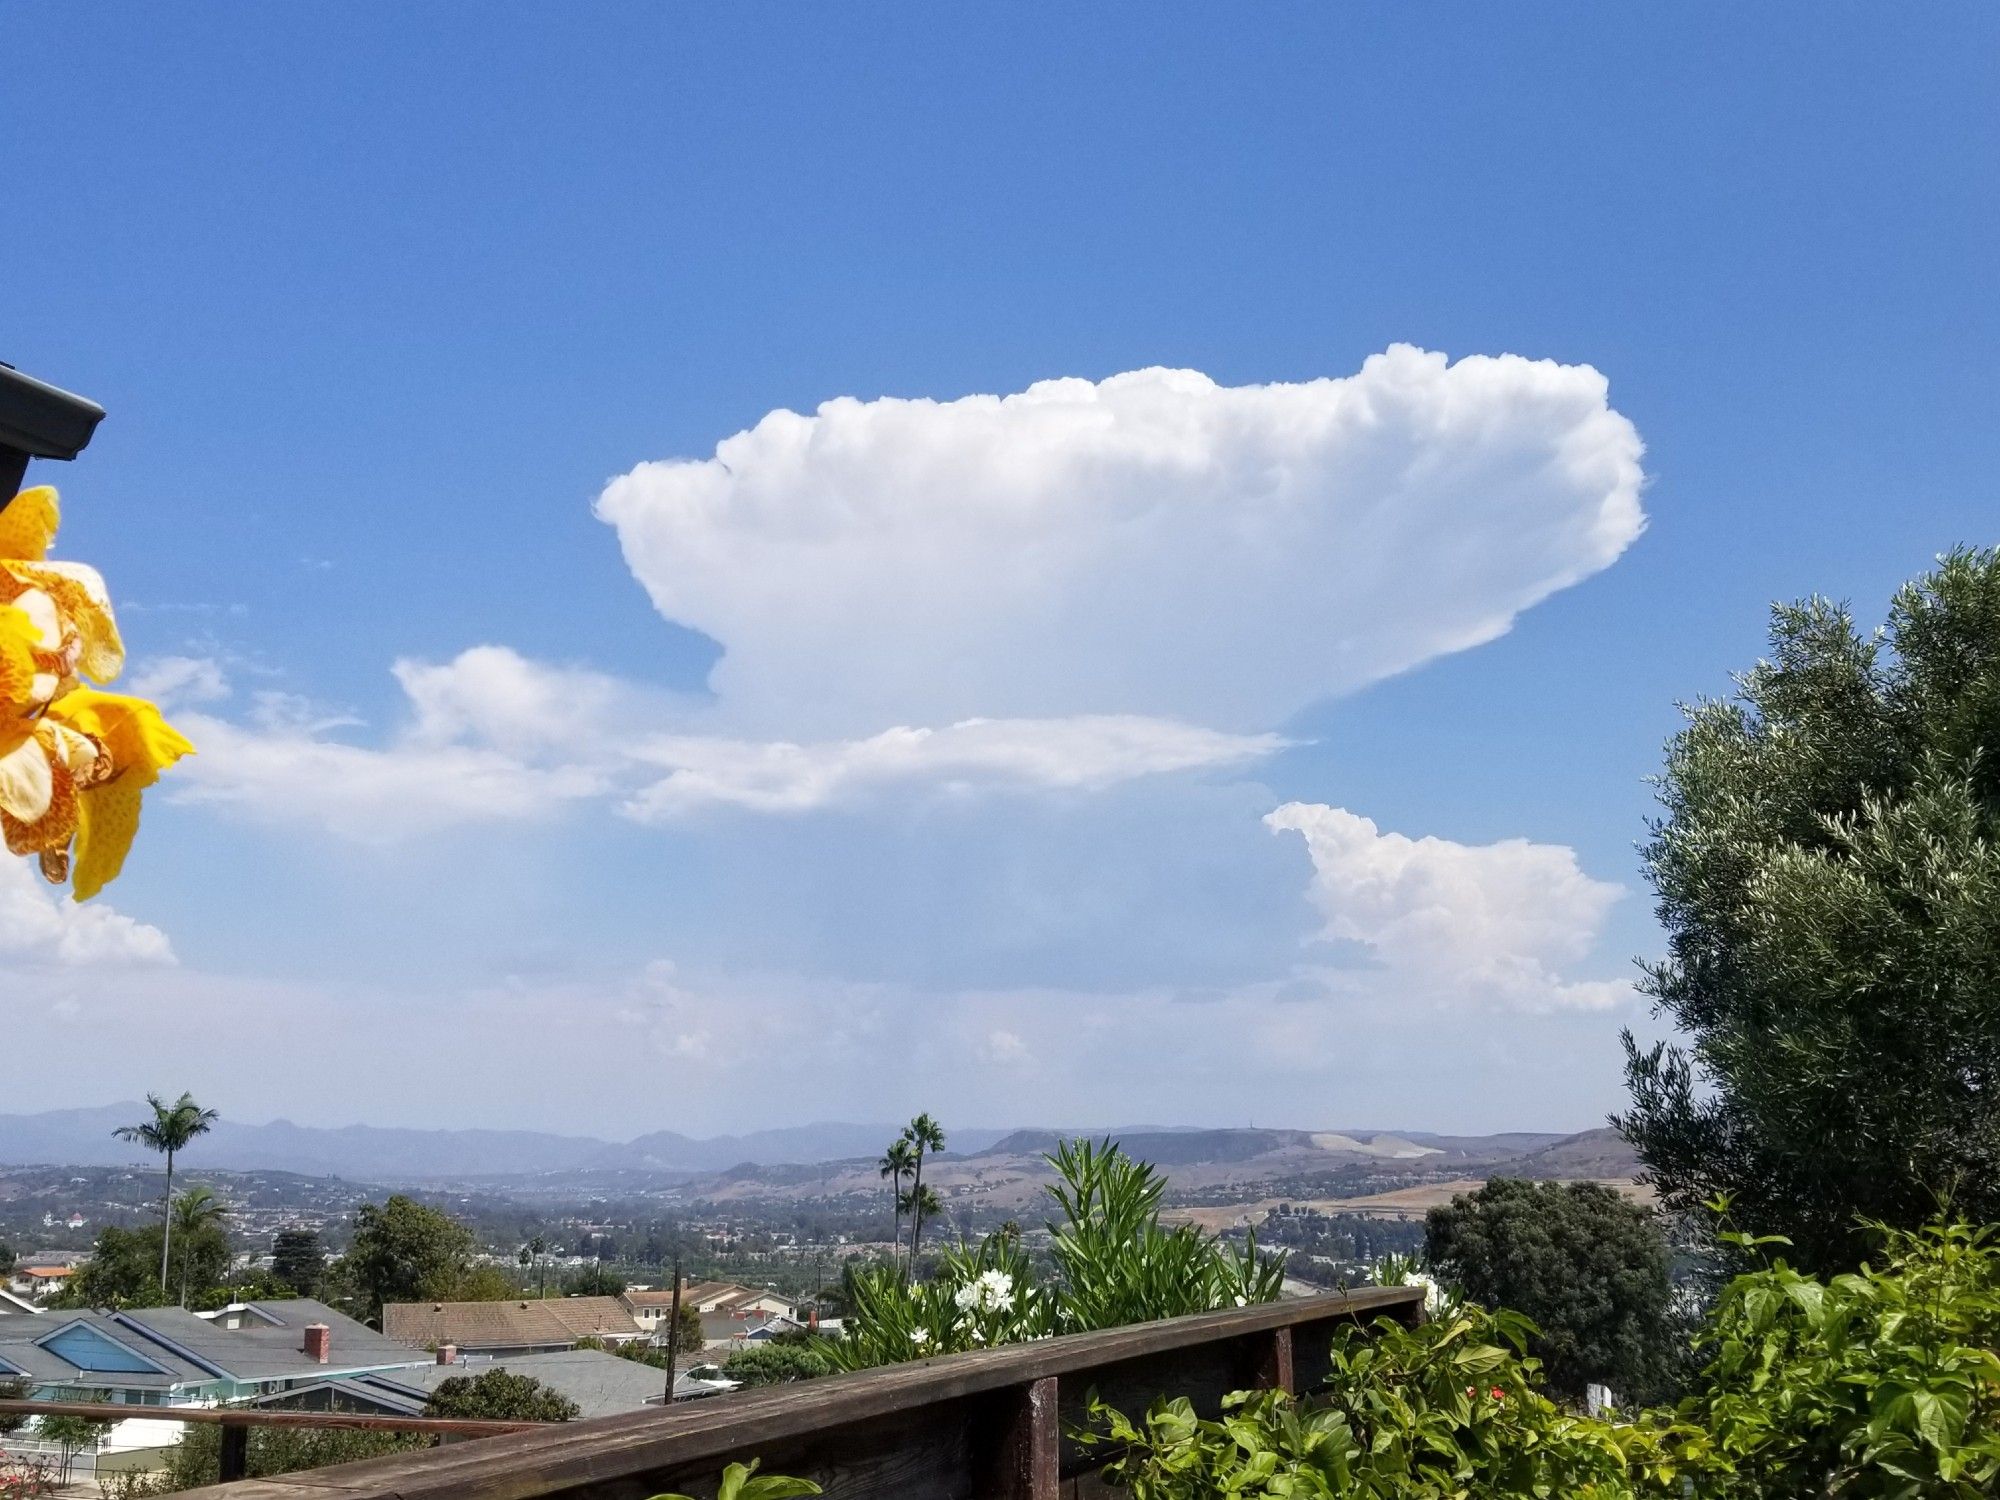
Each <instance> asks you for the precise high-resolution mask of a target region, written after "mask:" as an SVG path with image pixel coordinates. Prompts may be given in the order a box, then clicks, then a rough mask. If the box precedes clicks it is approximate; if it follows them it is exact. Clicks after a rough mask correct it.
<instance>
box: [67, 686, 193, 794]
mask: <svg viewBox="0 0 2000 1500" xmlns="http://www.w3.org/2000/svg"><path fill="white" fill-rule="evenodd" d="M48 717H49V718H50V719H51V720H53V721H54V722H55V723H57V724H63V725H67V726H69V727H70V728H72V729H74V730H76V731H77V732H78V733H80V734H87V735H89V736H90V737H91V738H92V739H94V740H96V741H97V742H98V743H99V744H101V745H103V746H104V748H105V749H106V750H108V751H110V753H111V775H112V777H113V779H114V780H115V781H128V780H129V781H131V782H132V783H133V784H134V785H135V786H138V787H146V786H151V785H152V784H153V783H154V782H155V781H157V780H159V777H160V772H162V771H164V770H165V769H166V768H167V767H168V766H170V765H172V764H173V763H174V762H175V761H177V760H179V759H180V758H181V757H182V756H183V755H191V754H193V753H194V746H193V745H191V744H189V743H188V742H187V740H186V739H185V738H184V737H183V736H182V735H181V733H180V732H179V731H178V730H176V729H175V728H174V727H173V726H172V725H171V724H169V723H168V722H167V721H166V720H165V719H163V718H161V717H160V710H159V708H158V707H157V706H156V705H154V704H152V703H149V702H147V701H146V700H145V699H144V698H130V697H127V696H126V695H125V694H123V693H100V692H98V691H97V690H96V689H95V688H78V689H76V691H74V692H71V693H65V694H64V695H63V696H62V697H60V698H58V699H57V700H56V701H55V702H54V703H52V704H50V705H49V712H48Z"/></svg>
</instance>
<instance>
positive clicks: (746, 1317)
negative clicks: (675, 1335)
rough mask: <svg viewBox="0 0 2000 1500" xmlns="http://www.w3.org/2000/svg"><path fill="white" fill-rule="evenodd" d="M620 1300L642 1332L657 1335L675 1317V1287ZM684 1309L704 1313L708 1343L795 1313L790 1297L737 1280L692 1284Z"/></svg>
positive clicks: (630, 1294) (726, 1339)
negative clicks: (760, 1323)
mask: <svg viewBox="0 0 2000 1500" xmlns="http://www.w3.org/2000/svg"><path fill="white" fill-rule="evenodd" d="M618 1300H619V1301H620V1302H622V1303H623V1304H624V1305H625V1308H626V1310H627V1311H628V1312H630V1313H631V1315H632V1319H633V1321H634V1322H636V1323H637V1324H638V1325H639V1326H640V1327H641V1328H642V1329H644V1330H645V1331H646V1332H647V1333H649V1334H657V1333H658V1332H659V1331H660V1329H661V1328H662V1326H663V1325H664V1324H665V1323H666V1321H667V1319H668V1318H669V1317H671V1316H672V1311H673V1302H674V1291H673V1288H672V1287H667V1288H665V1289H657V1288H652V1289H640V1290H634V1291H627V1292H626V1293H625V1295H624V1296H622V1297H620V1298H619V1299H618ZM681 1306H682V1307H692V1308H693V1309H694V1310H695V1311H696V1312H697V1313H698V1314H700V1316H701V1336H702V1341H703V1342H704V1343H707V1344H717V1343H728V1342H731V1341H732V1340H734V1339H735V1338H736V1336H737V1335H738V1334H739V1333H741V1332H743V1331H744V1330H745V1329H746V1328H747V1327H749V1326H750V1325H752V1324H754V1323H758V1322H761V1321H762V1320H763V1319H765V1318H768V1317H773V1316H779V1315H784V1316H789V1315H790V1313H791V1311H792V1303H791V1299H790V1298H788V1297H781V1296H779V1295H778V1294H777V1293H776V1292H760V1291H757V1290H756V1289H754V1288H752V1287H747V1286H738V1285H737V1284H736V1283H735V1282H733V1281H691V1282H689V1283H688V1284H687V1285H685V1286H683V1287H682V1288H681Z"/></svg>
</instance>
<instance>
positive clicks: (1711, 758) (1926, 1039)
mask: <svg viewBox="0 0 2000 1500" xmlns="http://www.w3.org/2000/svg"><path fill="white" fill-rule="evenodd" d="M1771 641H1772V651H1771V656H1770V659H1769V660H1767V661H1763V662H1760V663H1759V664H1758V665H1757V666H1756V667H1754V668H1752V669H1751V670H1750V671H1749V672H1747V673H1745V674H1744V675H1743V676H1742V677H1741V678H1739V679H1738V682H1737V692H1736V695H1735V697H1734V699H1733V700H1729V701H1704V702H1700V703H1697V704H1695V705H1694V706H1692V707H1691V708H1689V709H1687V710H1686V715H1687V723H1686V727H1685V728H1683V729H1682V730H1681V732H1680V733H1679V734H1678V735H1677V736H1676V737H1675V739H1674V740H1673V742H1672V743H1671V745H1670V746H1669V747H1668V751H1667V760H1666V768H1665V772H1664V774H1663V775H1662V777H1661V780H1660V788H1659V795H1660V799H1661V802H1662V804H1663V806H1664V809H1665V816H1664V817H1663V818H1662V819H1661V820H1660V821H1659V822H1658V823H1657V824H1656V825H1655V827H1654V830H1653V837H1652V839H1651V841H1650V843H1649V844H1648V845H1647V846H1646V850H1645V856H1646V864H1647V869H1648V873H1649V875H1650V878H1651V881H1652V884H1653V888H1654V890H1655V891H1656V892H1657V893H1658V897H1659V915H1660V918H1661V921H1662V922H1663V924H1664V925H1665V927H1666V930H1667V933H1668V940H1669V948H1668V956H1667V958H1666V960H1665V961H1664V962H1663V963H1661V964H1660V965H1658V966H1657V967H1655V968H1653V969H1652V970H1650V971H1649V973H1648V975H1647V979H1646V987H1647V989H1648V990H1649V992H1650V993H1651V994H1652V996H1653V997H1654V1000H1655V1002H1656V1006H1657V1008H1658V1009H1659V1010H1660V1011H1662V1012H1663V1013H1665V1014H1666V1015H1667V1016H1669V1017H1671V1018H1672V1020H1673V1021H1674V1022H1675V1023H1676V1025H1677V1026H1678V1027H1679V1028H1680V1030H1681V1031H1682V1032H1683V1033H1684V1035H1685V1042H1684V1043H1683V1044H1661V1045H1659V1046H1656V1047H1653V1048H1650V1049H1644V1050H1642V1049H1640V1048H1639V1047H1638V1046H1637V1045H1636V1044H1635V1043H1634V1042H1633V1041H1632V1039H1631V1037H1630V1036H1629V1034H1628V1036H1627V1038H1626V1047H1627V1053H1628V1060H1627V1069H1626V1071H1627V1081H1628V1083H1629V1085H1630V1088H1631V1093H1632V1106H1631V1108H1630V1110H1628V1111H1627V1112H1626V1113H1625V1114H1624V1115H1623V1116H1621V1117H1619V1118H1618V1119H1617V1120H1616V1122H1615V1123H1616V1124H1617V1125H1618V1126H1619V1128H1620V1129H1621V1130H1622V1131H1623V1132H1624V1133H1625V1135H1626V1136H1627V1138H1628V1139H1630V1140H1631V1141H1632V1143H1633V1144H1634V1146H1635V1147H1636V1148H1637V1149H1638V1151H1639V1154H1640V1156H1641V1157H1642V1158H1643V1159H1644V1161H1645V1163H1646V1167H1647V1170H1648V1172H1649V1174H1650V1176H1651V1178H1652V1180H1653V1181H1654V1182H1655V1183H1656V1184H1657V1185H1658V1187H1659V1189H1660V1192H1661V1195H1662V1197H1663V1199H1664V1201H1665V1203H1666V1204H1667V1205H1668V1206H1669V1207H1670V1208H1672V1209H1675V1210H1682V1211H1686V1210H1692V1209H1693V1208H1694V1207H1696V1206H1697V1205H1698V1204H1699V1203H1701V1202H1703V1201H1705V1200H1707V1199H1709V1198H1712V1197H1714V1196H1716V1195H1717V1194H1727V1195H1728V1196H1729V1197H1730V1198H1731V1200H1732V1202H1733V1205H1734V1209H1733V1211H1734V1213H1735V1214H1736V1215H1737V1217H1738V1219H1739V1220H1740V1222H1742V1223H1743V1224H1744V1226H1745V1227H1746V1228H1747V1229H1749V1230H1751V1231H1754V1232H1757V1233H1779V1232H1781V1233H1784V1234H1786V1235H1788V1236H1790V1238H1791V1239H1792V1241H1793V1242H1794V1244H1795V1247H1796V1250H1795V1253H1796V1254H1797V1256H1798V1257H1799V1259H1800V1261H1801V1263H1802V1264H1804V1265H1806V1266H1808V1267H1812V1268H1818V1269H1826V1270H1842V1269H1848V1268H1851V1267H1852V1266H1854V1265H1855V1264H1856V1263H1857V1262H1858V1260H1859V1258H1860V1256H1861V1254H1862V1252H1863V1250H1864V1248H1865V1246H1866V1243H1867V1239H1866V1236H1865V1234H1864V1233H1863V1232H1862V1231H1861V1229H1860V1228H1859V1224H1860V1222H1861V1221H1862V1220H1863V1219H1868V1220H1879V1221H1883V1222H1886V1223H1889V1224H1893V1225H1898V1226H1901V1227H1905V1228H1908V1227H1912V1226H1914V1225H1917V1224H1920V1223H1922V1222H1924V1221H1925V1220H1926V1218H1927V1217H1928V1216H1929V1215H1931V1214H1932V1213H1934V1212H1935V1211H1936V1208H1937V1204H1938V1202H1939V1200H1940V1197H1945V1196H1948V1197H1949V1199H1950V1201H1951V1202H1952V1203H1953V1204H1954V1205H1955V1206H1956V1207H1957V1208H1958V1209H1960V1210H1962V1211H1964V1212H1965V1213H1966V1214H1967V1215H1968V1216H1969V1217H1970V1218H1972V1219H1973V1220H1975V1221H1993V1220H1996V1219H2000V1005H1996V1004H1995V1003H1994V996H1995V995H1996V994H2000V550H1993V551H1959V552H1954V553H1952V554H1951V555H1949V556H1948V557H1946V558H1944V559H1943V560H1942V561H1941V563H1940V565H1939V566H1938V568H1937V569H1936V571H1934V572H1932V573H1930V574H1928V575H1927V576H1925V577H1922V578H1919V579H1917V580H1916V581H1914V582H1912V583H1910V584H1909V585H1907V586H1906V587H1904V588H1903V589H1902V590H1901V591H1899V592H1898V593H1897V595H1896V598H1895V601H1894V603H1893V605H1892V607H1891V610H1890V614H1889V621H1888V624H1887V626H1886V628H1885V629H1884V630H1882V631H1877V632H1872V633H1863V632H1862V631H1860V630H1858V629H1857V628H1856V626H1855V624H1854V621H1853V619H1852V618H1851V617H1850V615H1849V613H1848V611H1847V610H1846V609H1845V608H1843V607H1840V606H1836V605H1834V604H1831V603H1828V602H1827V601H1825V600H1822V599H1814V600H1810V601H1807V602H1805V603H1802V604H1795V605H1789V606H1784V607H1780V608H1779V609H1777V610H1776V611H1774V614H1773V622H1772V629H1771Z"/></svg>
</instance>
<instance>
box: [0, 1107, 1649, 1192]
mask: <svg viewBox="0 0 2000 1500" xmlns="http://www.w3.org/2000/svg"><path fill="white" fill-rule="evenodd" d="M145 1114H146V1107H145V1106H144V1105H142V1104H137V1103H125V1104H110V1105H105V1106H102V1107H100V1108H89V1109H60V1110H50V1111H48V1112H46V1113H43V1114H33V1115H0V1164H6V1165H13V1166H34V1165H51V1166H119V1165H124V1164H128V1163H129V1164H132V1165H135V1166H138V1165H145V1166H150V1165H152V1164H153V1160H154V1159H153V1157H152V1156H151V1155H150V1154H148V1153H147V1152H144V1151H142V1150H139V1149H138V1148H136V1147H134V1146H131V1145H129V1144H127V1143H125V1142H123V1141H120V1140H117V1139H115V1138H114V1136H113V1134H112V1132H113V1131H114V1130H115V1129H117V1128H118V1127H119V1126H121V1125H128V1124H131V1123H132V1122H134V1121H136V1120H140V1119H143V1118H145ZM898 1128H899V1127H897V1126H895V1125H890V1124H873V1125H862V1124H846V1123H839V1122H828V1123H823V1124H816V1125H797V1126H788V1127H785V1128H782V1129H775V1130H757V1131H751V1132H749V1133H748V1134H745V1135H721V1136H710V1137H707V1138H705V1139H704V1138H696V1137H693V1136H686V1135H680V1134H678V1133H676V1132H674V1131H671V1130H661V1131H654V1132H653V1133H651V1134H650V1135H642V1136H640V1137H638V1138H637V1139H635V1140H630V1141H622V1142H620V1141H606V1140H599V1139H597V1138H595V1137H592V1136H577V1135H557V1134H554V1133H551V1132H546V1131H535V1130H406V1129H388V1128H383V1127H380V1126H374V1125H346V1126H342V1127H339V1128H337V1129H327V1128H322V1127H318V1126H310V1125H294V1124H292V1123H291V1122H290V1121H289V1120H274V1121H272V1122H271V1123H270V1124H268V1125H249V1124H244V1123H242V1122H239V1121H235V1120H230V1119H226V1118H225V1119H223V1120H221V1121H220V1122H218V1123H217V1125H216V1126H215V1129H214V1130H213V1131H212V1132H211V1133H210V1134H209V1135H207V1136H205V1137H203V1138H202V1140H201V1142H200V1144H199V1145H198V1146H197V1147H196V1148H195V1150H194V1153H193V1155H194V1157H195V1159H197V1160H198V1161H199V1163H200V1165H202V1166H205V1167H213V1168H219V1169H225V1170H235V1171H280V1172H298V1173H304V1174H308V1175H311V1176H320V1177H345V1178H352V1179H355V1180H358V1181H364V1182H379V1183H392V1184H393V1183H424V1182H436V1181H441V1180H445V1179H454V1180H456V1179H464V1178H471V1177H507V1178H512V1179H520V1178H522V1177H527V1176H534V1175H538V1174H551V1175H561V1174H568V1173H575V1172H647V1173H685V1174H688V1175H689V1176H691V1177H692V1176H706V1175H710V1174H716V1173H728V1172H731V1171H732V1169H746V1168H772V1167H788V1166H810V1165H814V1164H819V1163H835V1162H853V1161H855V1160H856V1159H863V1160H864V1162H865V1164H866V1166H867V1169H868V1171H869V1172H870V1173H872V1171H873V1158H874V1157H875V1156H877V1155H878V1154H880V1152H881V1151H882V1149H883V1147H884V1146H886V1145H887V1144H888V1142H889V1141H890V1140H891V1139H892V1138H893V1137H894V1136H895V1134H896V1132H897V1129H898ZM1076 1134H1085V1135H1093V1136H1096V1135H1107V1134H1108V1135H1112V1136H1115V1137H1117V1138H1118V1139H1119V1140H1120V1141H1122V1142H1123V1143H1124V1145H1125V1146H1126V1147H1127V1149H1128V1150H1130V1151H1132V1152H1133V1154H1134V1155H1137V1156H1141V1157H1142V1158H1143V1159H1145V1160H1148V1161H1151V1162H1154V1163H1156V1164H1157V1165H1159V1166H1161V1167H1162V1168H1168V1169H1175V1168H1190V1167H1195V1166H1204V1167H1214V1168H1218V1169H1224V1170H1226V1169H1228V1168H1229V1166H1230V1164H1232V1163H1235V1164H1249V1163H1253V1162H1254V1163H1259V1164H1263V1165H1265V1166H1268V1167H1269V1168H1271V1169H1278V1168H1280V1167H1291V1166H1298V1165H1303V1164H1307V1163H1310V1162H1314V1161H1326V1160H1336V1159H1344V1160H1349V1161H1364V1160H1374V1161H1377V1162H1381V1163H1383V1164H1385V1165H1387V1164H1393V1163H1405V1162H1407V1163H1409V1164H1410V1165H1411V1166H1412V1167H1423V1168H1437V1169H1443V1168H1445V1167H1447V1165H1449V1164H1453V1163H1457V1162H1470V1161H1475V1160H1477V1161H1486V1162H1498V1161H1513V1162H1519V1163H1520V1164H1521V1166H1522V1168H1524V1169H1526V1170H1525V1175H1531V1176H1567V1175H1576V1176H1619V1175H1624V1173H1625V1171H1626V1170H1627V1169H1628V1168H1629V1166H1630V1163H1631V1157H1630V1152H1629V1150H1628V1149H1627V1148H1626V1147H1625V1144H1624V1142H1623V1141H1620V1140H1619V1139H1618V1138H1617V1137H1616V1136H1615V1135H1613V1134H1612V1132H1610V1131H1590V1132H1586V1133H1585V1134H1584V1135H1581V1136H1565V1135H1562V1134H1560V1133H1556V1132H1549V1133H1536V1132H1514V1133H1510V1134H1505V1135H1491V1136H1442V1135H1429V1134H1424V1133H1421V1132H1415V1131H1411V1132H1404V1133H1389V1132H1382V1131H1306V1130H1266V1129H1225V1130H1204V1129H1187V1128H1175V1127H1168V1126H1158V1125H1135V1126H1127V1127H1123V1128H1121V1129H1115V1130H1109V1131H1103V1130H1093V1131H1058V1130H1042V1129H1029V1130H995V1129H979V1128H961V1129H954V1130H953V1131H952V1132H951V1138H950V1145H951V1152H950V1154H951V1155H952V1156H953V1157H955V1158H957V1159H959V1160H961V1161H963V1162H965V1163H966V1166H967V1168H968V1169H973V1168H976V1167H977V1165H978V1163H980V1162H982V1161H996V1160H997V1159H1017V1158H1029V1159H1033V1158H1038V1157H1039V1156H1040V1155H1041V1154H1042V1153H1044V1152H1047V1151H1051V1150H1053V1149H1054V1148H1055V1146H1056V1144H1057V1142H1058V1141H1060V1140H1061V1139H1062V1138H1063V1137H1064V1136H1067V1135H1076ZM1537 1169H1539V1170H1537ZM739 1175H742V1176H746V1177H752V1178H754V1177H755V1176H756V1175H757V1174H755V1173H753V1172H744V1173H739ZM788 1175H796V1174H788Z"/></svg>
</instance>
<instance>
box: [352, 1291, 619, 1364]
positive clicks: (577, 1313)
mask: <svg viewBox="0 0 2000 1500" xmlns="http://www.w3.org/2000/svg"><path fill="white" fill-rule="evenodd" d="M382 1332H383V1333H384V1334H385V1335H386V1336H387V1337H389V1338H390V1339H393V1340H394V1341H395V1342H396V1343H399V1344H403V1345H407V1346H408V1347H409V1348H412V1349H425V1350H430V1349H440V1348H443V1347H444V1346H445V1345H447V1344H449V1345H451V1346H453V1347H455V1348H457V1349H460V1350H462V1351H464V1352H465V1353H467V1354H485V1355H491V1356H499V1355H513V1354H539V1353H547V1352H549V1351H551V1350H556V1349H574V1348H575V1347H576V1346H577V1344H578V1343H579V1342H580V1341H582V1340H584V1339H587V1338H588V1339H602V1340H603V1341H604V1342H605V1343H607V1344H627V1343H632V1342H634V1341H636V1340H639V1339H643V1338H645V1337H646V1332H645V1330H644V1329H642V1328H641V1327H640V1326H639V1325H638V1324H637V1323H636V1322H634V1321H633V1320H632V1314H631V1313H630V1312H628V1311H627V1310H626V1309H625V1306H624V1304H623V1303H621V1302H620V1301H619V1299H618V1298H616V1297H547V1298H542V1299H529V1300H526V1301H508V1302H391V1303H388V1304H387V1305H385V1306H384V1307H383V1309H382Z"/></svg>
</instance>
